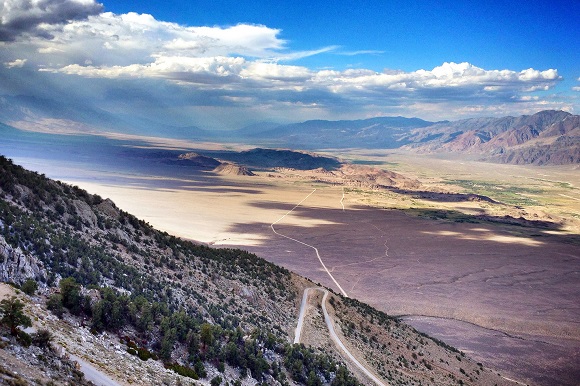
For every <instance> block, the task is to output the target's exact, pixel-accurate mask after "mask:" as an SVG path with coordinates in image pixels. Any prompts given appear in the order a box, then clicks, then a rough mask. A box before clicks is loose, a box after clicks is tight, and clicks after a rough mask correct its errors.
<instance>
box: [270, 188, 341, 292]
mask: <svg viewBox="0 0 580 386" xmlns="http://www.w3.org/2000/svg"><path fill="white" fill-rule="evenodd" d="M314 192H316V189H314V190H312V192H310V194H308V195H307V196H306V197H304V198H303V199H302V201H300V202H299V203H298V204H296V205H294V207H293V208H292V209H290V210H289V211H288V212H286V213H285V214H284V215H283V216H282V217H280V218H279V219H278V220H276V221H274V222H273V223H272V224H271V225H270V228H272V232H274V233H275V234H277V235H278V236H281V237H284V238H287V239H288V240H292V241H294V242H296V243H299V244H302V245H304V246H307V247H309V248H312V249H314V252H316V257H317V258H318V261H320V264H321V265H322V268H324V270H325V271H326V273H327V274H328V276H330V278H331V279H332V281H333V282H334V284H336V286H337V287H338V289H339V290H340V292H341V293H342V295H343V296H344V297H348V295H347V293H346V291H345V290H344V289H343V288H342V287H341V286H340V284H338V282H337V281H336V279H335V278H334V276H332V273H330V271H329V270H328V268H326V265H325V264H324V262H323V261H322V258H321V257H320V253H319V252H318V248H316V247H315V246H313V245H310V244H306V243H305V242H303V241H300V240H296V239H293V238H292V237H290V236H286V235H284V234H282V233H279V232H278V231H276V229H275V228H274V225H276V224H277V223H279V222H280V221H282V220H283V219H284V217H286V216H288V215H289V214H290V213H292V212H293V211H294V210H295V209H296V208H298V207H299V206H300V205H301V204H302V203H303V202H304V201H306V199H307V198H308V197H310V196H311V195H312V194H313V193H314Z"/></svg>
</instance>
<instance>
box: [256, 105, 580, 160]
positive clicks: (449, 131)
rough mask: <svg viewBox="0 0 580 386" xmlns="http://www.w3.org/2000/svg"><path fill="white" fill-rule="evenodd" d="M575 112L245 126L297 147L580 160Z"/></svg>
mask: <svg viewBox="0 0 580 386" xmlns="http://www.w3.org/2000/svg"><path fill="white" fill-rule="evenodd" d="M579 122H580V117H579V116H578V115H572V114H570V113H567V112H564V111H553V110H547V111H540V112H538V113H536V114H533V115H522V116H518V117H511V116H508V117H502V118H472V119H464V120H460V121H454V122H450V121H443V122H428V121H424V120H421V119H418V118H403V117H382V118H371V119H363V120H355V121H323V120H316V121H306V122H302V123H295V124H290V125H280V126H277V127H274V128H270V129H268V130H254V131H247V132H246V134H247V135H246V137H245V138H246V141H247V142H253V143H263V144H269V145H277V146H285V147H290V148H299V149H325V148H326V149H330V148H334V149H345V148H366V149H377V148H380V149H394V148H403V149H407V150H412V151H417V152H420V153H439V152H450V153H451V152H452V153H465V154H470V155H475V156H476V157H478V158H480V159H483V160H487V161H493V162H502V163H514V164H536V165H546V164H576V163H580V123H579Z"/></svg>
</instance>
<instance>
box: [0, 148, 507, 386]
mask: <svg viewBox="0 0 580 386" xmlns="http://www.w3.org/2000/svg"><path fill="white" fill-rule="evenodd" d="M0 279H1V280H2V281H5V282H11V283H13V284H14V285H15V286H17V287H20V288H21V289H22V290H23V291H26V293H29V294H30V295H31V297H28V296H26V295H19V296H21V297H22V299H24V302H25V303H26V304H27V309H26V310H25V311H26V312H27V313H28V314H29V315H31V316H33V318H32V319H34V321H35V323H34V325H35V326H36V328H43V329H47V330H48V331H49V333H51V334H52V336H53V342H52V345H51V346H49V345H44V348H43V350H48V352H47V353H46V354H42V353H40V354H39V352H38V350H37V349H28V348H27V347H30V346H29V345H30V343H31V342H32V344H33V346H34V344H36V343H34V340H29V339H28V338H27V334H26V333H24V332H22V331H20V332H19V333H18V334H17V336H12V335H11V334H10V329H7V326H6V325H4V324H2V325H1V326H0V334H2V335H4V338H2V342H3V343H2V345H0V357H2V358H5V359H4V360H5V361H7V362H4V363H8V361H10V362H13V363H14V366H16V365H18V366H21V367H22V368H24V369H29V368H35V367H37V368H41V369H42V368H45V367H46V369H49V368H51V367H50V366H51V365H50V363H48V362H50V361H53V362H54V363H57V362H58V360H60V359H58V360H57V359H55V358H54V356H53V353H54V351H55V350H56V351H58V350H60V349H63V348H64V349H65V350H66V351H67V355H68V354H71V356H72V355H73V354H74V355H76V356H77V357H78V360H79V361H80V362H79V363H81V362H82V363H84V364H85V365H88V366H92V368H93V370H95V371H97V373H99V374H101V375H102V376H105V377H108V378H110V379H113V380H115V381H116V382H118V383H119V384H143V385H145V384H147V385H150V384H173V385H177V384H193V383H194V380H196V381H197V382H200V383H202V384H209V383H211V384H212V385H220V384H223V383H225V384H234V385H255V384H257V383H259V384H270V385H290V384H308V385H334V386H337V385H358V384H360V383H364V384H371V383H372V381H370V380H369V379H367V378H366V377H365V375H363V374H362V373H361V372H360V371H359V370H357V366H356V365H354V364H353V363H352V362H351V361H350V360H349V359H347V357H346V356H345V355H344V353H343V352H342V351H341V349H339V348H337V346H336V345H335V344H334V343H333V341H332V340H331V339H330V338H329V337H328V330H327V329H326V326H325V325H324V319H323V318H322V315H320V314H319V310H320V307H315V308H314V311H312V312H310V314H309V317H308V320H310V321H311V322H310V325H309V327H308V328H309V329H310V331H311V332H312V333H311V334H310V336H311V338H307V339H306V340H305V341H304V343H306V345H304V344H292V343H291V342H292V341H293V337H294V329H295V328H296V323H297V319H298V310H299V306H300V298H301V296H302V293H303V291H304V289H305V288H306V287H313V286H315V285H314V284H313V283H310V282H308V281H307V280H306V279H304V278H301V277H299V276H297V275H294V274H292V273H291V272H289V271H287V270H285V269H283V268H280V267H277V266H275V265H273V264H270V263H268V262H266V261H265V260H262V259H260V258H258V257H256V256H255V255H253V254H250V253H248V252H245V251H242V250H236V249H214V248H209V247H207V246H204V245H198V244H194V243H191V242H188V241H185V240H181V239H178V238H175V237H173V236H171V235H168V234H167V233H163V232H159V231H157V230H155V229H153V228H152V227H151V226H149V225H148V224H147V223H145V222H143V221H141V220H139V219H137V218H135V217H134V216H132V215H130V214H128V213H126V212H124V211H122V210H120V209H119V208H117V207H116V206H115V204H114V203H112V202H111V201H110V200H106V199H103V198H101V197H99V196H96V195H92V194H89V193H87V192H86V191H83V190H81V189H79V188H77V187H74V186H69V185H66V184H62V183H60V182H56V181H52V180H49V179H47V178H45V177H44V176H42V175H38V174H36V173H32V172H29V171H26V170H24V169H23V168H21V167H19V166H16V165H14V164H13V163H12V162H11V161H9V160H7V159H6V158H4V157H0ZM31 283H32V284H34V285H31ZM35 287H38V289H36V288H35ZM0 295H1V294H0ZM2 296H3V295H2ZM327 303H328V304H327V307H328V308H329V309H330V313H331V315H332V318H333V324H334V326H335V327H334V328H335V330H337V331H338V334H339V335H340V336H342V338H341V339H344V342H346V345H347V346H348V347H349V348H350V350H351V352H352V353H354V355H355V356H356V357H357V358H358V360H359V361H360V362H362V363H363V364H364V366H365V368H367V369H370V371H372V372H373V373H374V374H376V376H378V377H380V378H381V379H383V380H384V384H387V382H388V383H389V384H437V385H451V384H458V383H460V384H461V383H472V384H482V385H488V384H489V385H493V384H510V382H508V381H506V380H505V379H503V378H501V377H500V376H498V375H497V374H496V373H495V372H493V371H491V370H489V369H486V368H484V367H483V365H481V364H476V363H474V362H473V361H471V360H469V358H467V357H465V356H464V354H462V353H460V352H458V351H457V350H455V349H453V348H451V347H449V346H447V345H445V344H444V343H443V342H439V341H436V340H433V339H431V338H429V337H426V336H424V335H421V334H419V333H418V332H416V331H415V330H413V329H412V328H410V327H408V326H406V325H404V324H403V323H401V322H400V321H398V320H397V319H395V318H392V317H389V316H387V315H385V314H383V313H381V312H378V311H376V310H374V309H372V308H370V307H368V306H366V305H364V304H361V303H359V302H357V301H354V300H351V299H344V298H342V297H340V296H338V295H336V294H332V295H331V297H330V299H329V300H328V302H327ZM46 309H50V310H51V312H50V313H47V311H46ZM1 312H5V311H4V309H2V310H0V313H1ZM1 323H3V322H1ZM325 336H326V337H327V338H324V337H325ZM65 359H66V358H65ZM47 361H48V362H47ZM51 363H52V362H51ZM67 363H68V362H67ZM39 366H40V367H39ZM67 366H68V365H67ZM144 366H145V367H144ZM65 367H66V366H65ZM66 368H67V369H68V370H66V371H68V372H69V373H71V371H72V370H71V369H70V368H69V367H66ZM82 369H83V367H82V365H81V370H82ZM2 371H4V370H2ZM43 371H44V370H43ZM46 371H48V370H46ZM51 371H55V370H51ZM62 371H63V373H62V374H60V373H59V374H60V375H59V376H62V377H64V378H66V377H67V376H69V375H67V373H64V371H65V370H64V369H63V370H62ZM84 371H85V370H83V372H84ZM19 374H21V375H19V376H20V377H21V378H22V382H23V383H21V384H44V383H42V382H41V381H37V380H36V378H35V375H30V376H27V375H25V374H34V372H32V370H30V371H28V370H26V371H24V372H19ZM23 374H24V375H23ZM71 374H72V373H71ZM75 374H76V373H75ZM97 375H98V374H97ZM10 376H12V375H10Z"/></svg>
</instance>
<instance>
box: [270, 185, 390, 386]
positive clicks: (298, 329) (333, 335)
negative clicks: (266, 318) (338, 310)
mask: <svg viewBox="0 0 580 386" xmlns="http://www.w3.org/2000/svg"><path fill="white" fill-rule="evenodd" d="M314 192H316V189H314V190H312V192H310V193H309V194H308V195H307V196H306V197H304V198H303V199H302V201H300V202H299V203H298V204H296V205H295V206H294V207H293V208H292V209H290V210H289V211H288V212H286V213H285V214H284V215H283V216H282V217H280V218H279V219H278V220H276V221H274V222H273V223H272V224H271V225H270V228H272V232H274V233H275V234H276V235H278V236H281V237H284V238H286V239H288V240H292V241H294V242H296V243H299V244H302V245H305V246H307V247H309V248H312V249H313V250H314V251H315V252H316V257H317V258H318V261H320V264H321V265H322V268H324V270H325V271H326V273H327V274H328V276H330V278H331V279H332V281H333V282H334V284H336V286H337V287H338V289H339V290H340V292H342V294H343V295H344V296H345V297H348V295H347V293H346V291H345V290H344V289H343V288H342V287H341V285H340V284H338V282H337V281H336V279H335V278H334V276H332V273H330V271H329V270H328V268H327V267H326V265H325V264H324V262H323V261H322V258H321V257H320V253H319V252H318V248H316V247H315V246H313V245H310V244H307V243H305V242H303V241H300V240H297V239H294V238H292V237H290V236H287V235H285V234H282V233H280V232H278V231H276V229H275V228H274V225H276V224H277V223H279V222H280V221H282V220H283V219H284V218H285V217H286V216H288V215H289V214H290V213H292V212H293V211H294V210H295V209H296V208H298V207H299V206H300V205H301V204H302V203H303V202H304V201H306V199H308V197H310V196H311V195H312V194H314ZM343 201H344V188H343V190H342V198H341V199H340V204H341V206H342V210H343V211H344V203H343ZM310 291H322V292H323V293H324V296H323V297H322V313H323V314H324V321H325V322H326V326H327V328H328V332H329V334H330V337H331V338H332V340H333V341H334V343H335V344H336V345H337V346H338V347H340V349H341V350H342V351H343V352H344V354H345V355H346V356H347V357H348V359H349V360H350V361H351V363H353V364H354V365H355V366H356V367H358V368H359V369H360V370H361V371H362V372H363V373H364V374H365V375H366V376H367V377H369V378H370V379H371V380H372V381H373V382H375V383H376V384H377V385H379V386H386V385H387V384H385V383H384V382H383V381H381V380H380V379H379V378H377V377H376V376H375V375H374V374H373V373H372V372H370V371H369V370H367V368H366V367H364V366H363V365H362V364H361V363H360V362H359V361H358V360H357V359H356V357H355V356H354V355H353V354H352V353H351V352H350V351H349V350H348V349H347V348H346V346H345V345H344V343H343V342H342V341H341V340H340V338H339V337H338V335H337V334H336V331H335V330H334V323H333V321H332V319H331V317H330V315H329V314H328V311H327V309H326V299H327V298H328V294H329V292H328V290H326V289H324V288H320V287H312V288H306V289H305V290H304V294H303V295H302V303H301V305H300V313H299V316H298V325H297V326H296V332H295V334H294V343H300V336H301V334H302V325H303V324H304V316H305V314H306V306H307V303H308V294H309V292H310Z"/></svg>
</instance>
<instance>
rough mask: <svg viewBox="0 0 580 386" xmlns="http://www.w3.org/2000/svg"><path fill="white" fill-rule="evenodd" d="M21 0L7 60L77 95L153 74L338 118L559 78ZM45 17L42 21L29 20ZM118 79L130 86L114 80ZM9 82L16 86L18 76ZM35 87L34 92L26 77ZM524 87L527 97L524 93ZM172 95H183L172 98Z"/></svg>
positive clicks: (499, 97) (199, 90)
mask: <svg viewBox="0 0 580 386" xmlns="http://www.w3.org/2000/svg"><path fill="white" fill-rule="evenodd" d="M28 1H30V2H32V4H35V6H34V7H33V8H31V11H30V12H31V14H30V15H25V13H26V12H24V8H25V7H24V5H23V4H24V0H9V1H5V2H4V7H6V4H9V5H10V4H13V3H17V4H18V5H19V7H17V8H18V11H14V12H12V11H10V12H9V17H11V18H12V19H10V20H16V18H17V17H24V18H25V19H26V20H30V25H29V27H30V28H27V29H21V30H18V31H16V30H14V31H13V32H14V33H13V34H12V35H11V37H12V38H13V39H14V41H12V42H9V43H0V44H2V49H3V50H4V51H5V53H6V55H4V56H5V58H6V59H4V60H6V62H4V66H5V67H6V68H16V67H22V66H23V65H24V64H26V68H36V69H38V73H37V76H39V77H42V76H44V78H42V79H44V80H46V79H51V82H52V83H51V84H58V85H61V84H63V85H65V84H66V83H67V82H70V83H71V84H73V83H74V84H75V87H74V88H73V90H74V93H76V95H78V96H77V97H76V98H75V99H77V100H82V98H83V97H85V98H87V100H90V103H96V102H94V100H93V99H92V98H93V97H94V95H99V96H102V100H101V101H100V103H102V104H106V105H107V106H111V105H115V100H114V97H115V96H116V95H121V94H123V95H124V97H125V98H124V97H121V96H119V97H118V98H120V100H123V106H127V105H128V103H129V102H128V101H127V98H126V95H129V96H130V97H131V99H130V100H134V101H140V102H139V103H143V104H145V102H142V101H144V100H151V99H153V98H152V97H151V95H150V94H151V88H150V86H151V84H155V86H156V87H158V89H156V95H155V98H158V99H159V100H171V103H177V104H183V105H187V104H188V103H189V105H187V106H189V107H191V108H193V106H204V109H205V110H208V106H209V105H212V104H214V105H215V106H216V111H217V110H218V109H219V107H221V106H226V105H227V106H228V108H231V107H232V106H236V107H239V108H246V109H252V110H251V111H266V110H272V111H282V110H283V111H285V112H287V114H288V116H289V117H293V116H296V114H293V113H292V112H291V109H292V108H295V109H296V111H299V112H300V114H301V116H302V114H303V116H305V117H306V116H309V117H312V118H314V116H312V112H314V111H315V112H316V113H317V114H320V117H321V118H322V117H324V116H325V114H328V115H327V116H326V117H327V118H331V116H332V115H333V114H334V116H341V115H342V116H343V117H344V118H346V116H344V115H343V114H347V113H352V112H357V113H362V114H368V115H372V116H374V115H380V114H392V113H394V114H398V115H400V114H403V113H405V112H409V114H410V115H418V114H417V111H418V109H423V110H421V111H423V112H425V114H420V115H423V116H424V117H427V115H426V114H433V115H436V114H438V113H441V114H443V113H444V114H449V112H450V111H454V112H455V114H463V113H465V114H468V113H469V112H476V111H479V112H484V111H488V112H491V113H493V112H494V111H508V110H509V108H507V107H505V106H517V108H520V109H523V107H522V106H523V105H526V106H532V105H533V106H540V105H541V102H542V101H543V100H542V97H538V95H541V93H542V92H545V91H546V90H550V89H551V88H553V87H554V86H555V85H556V84H557V83H558V82H560V81H561V76H560V75H559V73H558V71H557V70H556V69H547V70H542V69H533V68H529V69H524V70H520V69H484V68H480V67H477V66H475V65H473V64H471V63H467V62H464V63H453V62H445V63H443V64H441V65H440V66H436V67H434V68H432V69H418V70H416V71H400V70H391V69H385V70H383V71H381V72H377V71H374V70H370V69H365V68H350V69H346V70H342V71H339V70H335V69H332V67H329V68H331V69H322V70H321V69H313V68H308V67H305V66H298V65H291V64H289V63H288V62H291V61H296V60H299V59H302V58H305V57H308V56H312V55H320V54H324V53H329V52H332V53H333V54H338V55H363V54H367V55H368V54H371V55H373V54H381V53H382V52H381V51H373V50H365V51H352V52H340V51H339V50H340V47H339V46H328V47H322V48H319V49H315V50H309V51H292V50H290V49H289V48H288V47H287V45H288V42H287V41H285V40H283V39H281V38H280V37H279V35H280V32H281V31H280V30H279V29H276V28H270V27H267V26H264V25H253V24H239V25H234V26H228V27H219V26H215V27H207V26H205V27H196V26H182V25H179V24H177V23H171V22H164V21H159V20H156V19H155V18H154V17H153V16H151V15H147V14H137V13H127V14H122V15H117V14H113V13H110V12H106V13H98V14H94V11H95V10H96V9H99V6H100V5H99V4H97V3H95V2H94V0H59V4H64V5H68V6H69V8H71V9H73V10H76V11H75V12H76V13H74V12H72V11H71V12H69V14H71V15H73V16H74V17H71V18H64V17H60V18H56V17H55V16H54V15H53V16H54V19H51V18H50V17H49V15H52V13H54V11H50V10H49V8H46V10H44V11H43V12H45V14H41V15H40V16H35V15H36V13H38V12H37V11H36V8H39V9H40V8H41V7H40V5H39V4H40V3H41V2H42V1H45V2H48V1H49V0H28ZM64 5H63V6H64ZM35 7H36V8H35ZM75 7H76V8H75ZM57 8H58V7H57ZM57 8H55V9H57ZM43 9H44V8H43ZM0 11H1V10H0ZM18 12H21V13H23V15H24V16H22V15H21V16H18V15H20V14H19V13H18ZM51 12H52V13H51ZM0 14H1V12H0ZM41 16H42V17H41ZM3 17H4V15H3ZM41 19H42V20H45V22H42V23H40V22H39V23H37V22H36V21H38V20H41ZM35 20H36V21H35ZM14 25H15V24H14ZM1 33H2V30H1V29H0V34H1ZM24 35H26V36H24ZM45 37H50V39H46V38H45ZM0 70H1V69H0ZM6 71H7V70H6ZM14 72H15V71H13V73H14ZM88 79H90V80H88ZM96 79H98V80H99V81H96ZM27 82H28V83H30V84H31V85H32V84H33V83H34V82H33V81H31V80H27ZM120 82H123V87H128V88H129V89H130V91H127V92H125V91H119V89H120V88H121V86H119V84H120ZM14 84H15V85H16V86H14V87H20V84H22V82H20V83H18V82H16V81H15V82H14ZM46 84H49V83H46ZM83 85H86V89H85V88H83ZM97 85H99V86H98V87H97ZM160 85H161V87H160ZM177 85H178V86H177ZM63 87H64V86H63ZM31 90H32V91H30V92H31V93H32V92H34V91H33V87H32V86H31ZM111 90H114V91H111ZM167 90H170V91H167ZM574 90H577V91H580V88H578V87H575V88H574ZM0 91H2V86H1V85H0ZM164 93H165V94H164ZM531 94H533V97H530V98H527V97H526V96H529V95H531ZM536 94H538V95H536ZM111 95H112V96H111ZM180 96H182V97H183V99H181V100H179V101H178V100H177V98H179V97H180ZM121 98H124V99H121ZM538 98H540V99H539V100H538ZM87 103H89V102H87ZM558 103H559V102H554V106H556V105H558ZM559 105H562V103H560V104H559ZM494 106H495V107H494ZM494 109H496V110H494ZM248 111H250V110H248ZM306 111H310V115H309V114H307V113H306ZM411 111H414V112H411ZM147 113H150V111H148V112H147ZM441 118H451V117H449V116H447V117H441Z"/></svg>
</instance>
